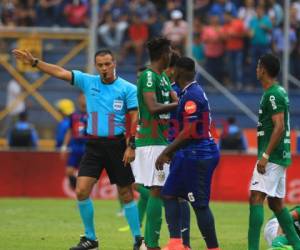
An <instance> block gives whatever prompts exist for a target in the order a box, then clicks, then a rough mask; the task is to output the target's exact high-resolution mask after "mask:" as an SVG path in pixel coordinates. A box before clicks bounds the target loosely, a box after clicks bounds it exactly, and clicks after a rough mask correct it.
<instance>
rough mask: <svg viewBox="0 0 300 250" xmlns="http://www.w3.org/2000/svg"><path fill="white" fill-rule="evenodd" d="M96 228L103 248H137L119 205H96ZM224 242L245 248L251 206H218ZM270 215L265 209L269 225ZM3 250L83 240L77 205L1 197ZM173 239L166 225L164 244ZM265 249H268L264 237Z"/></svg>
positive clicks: (196, 236)
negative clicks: (121, 229) (122, 228)
mask: <svg viewBox="0 0 300 250" xmlns="http://www.w3.org/2000/svg"><path fill="white" fill-rule="evenodd" d="M94 205H95V224H96V232H97V236H98V237H99V239H100V249H101V250H132V238H131V235H130V232H119V231H118V230H117V229H118V228H119V227H122V226H125V225H126V221H125V218H124V217H117V216H116V212H117V211H118V209H119V205H118V202H117V201H99V200H97V201H95V202H94ZM211 208H212V210H213V213H214V215H215V222H216V227H217V232H218V238H219V243H220V246H221V248H222V250H246V249H247V228H248V204H247V203H224V202H214V203H212V204H211ZM191 212H192V221H191V244H192V247H193V250H199V249H201V250H202V249H205V247H204V241H203V239H202V238H201V236H200V233H199V231H198V228H197V225H196V221H195V217H194V214H193V211H191ZM270 215H271V213H270V211H269V210H268V209H267V208H266V206H265V221H266V219H267V218H269V217H270ZM0 222H1V224H0V249H3V250H68V249H69V248H70V247H71V246H73V245H74V244H75V243H77V242H78V240H79V235H80V234H82V233H83V227H82V225H81V221H80V218H79V213H78V210H77V207H76V202H75V201H73V200H64V199H61V200H59V199H56V200H54V199H0ZM167 240H168V233H167V227H166V223H165V221H163V225H162V234H161V245H162V246H163V245H164V244H165V243H166V242H167ZM261 249H262V250H265V249H267V245H266V243H265V241H264V239H263V237H261Z"/></svg>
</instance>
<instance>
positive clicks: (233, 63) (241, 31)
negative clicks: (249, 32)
mask: <svg viewBox="0 0 300 250" xmlns="http://www.w3.org/2000/svg"><path fill="white" fill-rule="evenodd" d="M224 21H225V24H224V26H223V31H224V36H225V48H226V59H227V64H226V65H227V71H228V72H229V78H230V83H231V84H234V85H235V87H236V88H237V89H241V87H242V80H243V67H241V65H243V49H244V37H245V35H246V29H245V26H244V23H243V21H242V20H241V19H238V18H234V17H233V16H232V14H231V12H225V15H224Z"/></svg>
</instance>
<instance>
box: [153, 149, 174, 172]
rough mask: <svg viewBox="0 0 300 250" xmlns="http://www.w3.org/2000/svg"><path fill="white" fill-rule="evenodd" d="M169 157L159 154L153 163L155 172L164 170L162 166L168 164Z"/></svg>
mask: <svg viewBox="0 0 300 250" xmlns="http://www.w3.org/2000/svg"><path fill="white" fill-rule="evenodd" d="M170 161H171V157H170V156H168V155H167V154H164V153H161V154H160V155H159V156H158V158H157V159H156V162H155V167H156V169H157V170H163V169H164V164H166V163H170Z"/></svg>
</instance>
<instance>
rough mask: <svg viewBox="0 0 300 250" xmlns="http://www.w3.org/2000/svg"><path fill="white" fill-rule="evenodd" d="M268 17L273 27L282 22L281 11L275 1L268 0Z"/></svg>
mask: <svg viewBox="0 0 300 250" xmlns="http://www.w3.org/2000/svg"><path fill="white" fill-rule="evenodd" d="M268 16H269V18H270V19H271V21H272V24H273V26H274V27H276V26H279V25H280V24H281V23H282V22H283V9H282V7H281V5H280V4H279V3H278V2H276V0H268Z"/></svg>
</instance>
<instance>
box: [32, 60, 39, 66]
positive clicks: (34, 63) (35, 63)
mask: <svg viewBox="0 0 300 250" xmlns="http://www.w3.org/2000/svg"><path fill="white" fill-rule="evenodd" d="M38 63H39V59H37V58H36V59H34V60H33V64H31V67H32V68H35V67H36V66H37V64H38Z"/></svg>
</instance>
